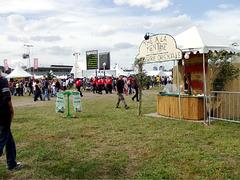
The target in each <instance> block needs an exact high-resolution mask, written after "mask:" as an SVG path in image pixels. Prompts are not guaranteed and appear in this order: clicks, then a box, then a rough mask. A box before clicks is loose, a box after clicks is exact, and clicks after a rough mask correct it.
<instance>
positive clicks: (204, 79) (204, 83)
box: [203, 47, 209, 124]
mask: <svg viewBox="0 0 240 180" xmlns="http://www.w3.org/2000/svg"><path fill="white" fill-rule="evenodd" d="M204 50H205V47H203V86H204V87H203V89H204V99H203V100H204V103H203V104H204V123H205V124H206V104H207V103H206V100H207V98H206V94H207V92H206V91H207V86H206V70H205V53H204ZM208 123H209V120H208Z"/></svg>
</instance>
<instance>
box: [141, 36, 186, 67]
mask: <svg viewBox="0 0 240 180" xmlns="http://www.w3.org/2000/svg"><path fill="white" fill-rule="evenodd" d="M137 58H144V63H152V62H163V61H172V60H181V59H182V51H181V50H180V49H178V48H177V46H176V41H175V39H174V38H173V37H172V36H170V35H167V34H157V35H153V36H150V38H149V39H148V40H144V41H143V42H142V44H141V45H140V49H139V54H138V55H137Z"/></svg>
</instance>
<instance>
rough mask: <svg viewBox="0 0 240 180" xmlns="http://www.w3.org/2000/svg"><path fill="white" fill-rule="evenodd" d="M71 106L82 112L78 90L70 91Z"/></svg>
mask: <svg viewBox="0 0 240 180" xmlns="http://www.w3.org/2000/svg"><path fill="white" fill-rule="evenodd" d="M72 98H73V108H74V111H75V112H82V102H81V99H80V93H79V92H72Z"/></svg>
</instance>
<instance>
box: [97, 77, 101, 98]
mask: <svg viewBox="0 0 240 180" xmlns="http://www.w3.org/2000/svg"><path fill="white" fill-rule="evenodd" d="M97 86H98V94H102V80H101V78H99V79H98V80H97Z"/></svg>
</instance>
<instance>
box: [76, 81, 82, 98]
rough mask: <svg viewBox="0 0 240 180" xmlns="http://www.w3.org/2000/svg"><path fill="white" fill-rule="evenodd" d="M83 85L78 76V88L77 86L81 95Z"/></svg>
mask: <svg viewBox="0 0 240 180" xmlns="http://www.w3.org/2000/svg"><path fill="white" fill-rule="evenodd" d="M81 86H82V82H81V81H80V79H79V78H78V79H77V81H76V88H77V90H78V91H79V93H80V96H81V97H83V95H82V91H81Z"/></svg>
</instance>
